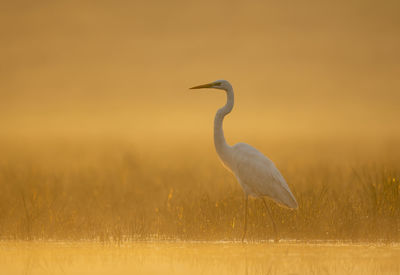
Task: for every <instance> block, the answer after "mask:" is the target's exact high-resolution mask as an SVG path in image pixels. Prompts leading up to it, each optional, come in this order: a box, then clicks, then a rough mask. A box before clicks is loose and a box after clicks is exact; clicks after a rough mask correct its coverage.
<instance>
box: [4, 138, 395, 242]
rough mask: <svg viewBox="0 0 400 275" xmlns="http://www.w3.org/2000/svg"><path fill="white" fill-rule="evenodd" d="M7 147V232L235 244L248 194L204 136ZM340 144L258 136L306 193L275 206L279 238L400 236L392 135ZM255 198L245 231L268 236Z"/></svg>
mask: <svg viewBox="0 0 400 275" xmlns="http://www.w3.org/2000/svg"><path fill="white" fill-rule="evenodd" d="M256 143H257V142H256ZM1 144H2V145H1V150H2V153H3V154H2V156H1V160H0V189H1V190H2V191H1V192H0V236H1V238H2V239H3V240H10V239H15V240H34V239H42V240H47V239H51V240H54V239H60V240H97V241H102V242H123V241H132V240H171V239H173V240H176V239H179V240H228V241H231V240H238V239H240V236H241V234H242V230H243V224H242V223H243V194H242V191H241V189H240V187H239V185H238V184H237V183H236V181H235V179H234V177H233V176H232V175H230V174H229V173H228V172H227V171H225V169H224V168H223V167H222V166H221V165H220V163H219V162H218V161H217V156H216V155H215V153H214V152H213V149H212V148H211V147H207V146H206V145H204V144H197V145H196V146H186V145H181V146H178V145H176V146H175V147H172V148H164V149H163V150H161V149H153V150H151V149H147V148H150V146H149V145H148V144H147V145H145V144H143V147H140V146H141V144H132V143H128V142H117V141H112V142H111V141H108V142H86V143H85V142H80V143H78V142H72V141H63V142H61V141H59V142H32V143H29V142H25V143H21V142H17V141H15V142H10V141H7V142H6V141H4V142H2V143H1ZM334 144H335V142H329V143H326V144H322V143H321V144H319V145H316V144H315V143H312V142H311V143H306V142H303V143H290V142H286V143H282V142H281V143H273V142H268V143H258V145H259V146H258V147H261V148H260V149H261V150H262V151H264V152H270V153H269V154H268V155H269V156H270V157H271V158H272V159H273V160H274V162H275V163H276V164H277V166H278V167H279V169H280V170H281V171H282V173H283V175H284V177H285V178H286V179H287V181H288V183H289V185H290V187H291V188H292V190H293V192H294V194H295V196H296V198H297V199H298V202H299V210H298V211H289V210H286V209H282V208H280V207H278V206H276V205H275V204H273V203H271V208H272V214H273V217H274V219H275V221H276V223H277V227H278V230H279V237H280V239H283V240H285V239H286V240H346V241H385V242H397V241H399V240H400V229H399V228H400V225H399V223H400V197H399V186H400V167H399V162H398V159H399V156H400V154H399V153H398V152H399V151H398V148H397V147H396V146H395V143H393V144H390V143H387V144H385V145H379V146H378V145H376V144H375V145H374V146H375V147H371V146H366V145H359V144H358V147H357V143H354V144H350V145H346V146H345V145H344V143H336V145H334ZM360 146H361V147H360ZM176 148H180V149H179V151H176V150H177V149H176ZM357 148H361V149H362V150H358V149H357ZM365 148H375V149H374V150H370V151H366V150H364V149H365ZM385 148H386V149H385ZM360 152H362V153H360ZM249 207H250V210H249V227H248V235H247V236H248V240H249V241H250V242H251V241H260V240H266V239H272V238H273V230H272V226H271V222H270V220H269V217H268V215H267V214H266V212H265V210H264V208H263V205H262V203H261V201H260V200H251V201H250V203H249Z"/></svg>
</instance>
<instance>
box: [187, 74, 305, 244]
mask: <svg viewBox="0 0 400 275" xmlns="http://www.w3.org/2000/svg"><path fill="white" fill-rule="evenodd" d="M203 88H214V89H219V90H224V91H225V92H226V95H227V102H226V104H225V106H223V107H222V108H220V109H219V110H218V111H217V113H216V115H215V120H214V144H215V149H216V151H217V153H218V156H219V157H220V159H221V161H222V162H223V164H224V166H225V167H226V168H227V169H228V170H230V171H231V172H232V173H233V174H234V175H235V176H236V179H237V180H238V182H239V184H240V185H241V186H242V188H243V191H244V193H245V199H246V201H245V202H246V205H245V225H244V228H245V229H244V233H243V238H242V240H243V239H244V236H245V234H246V227H247V199H248V196H249V195H251V196H254V197H261V198H263V197H264V196H266V197H269V198H271V199H272V200H274V201H275V202H277V203H278V204H280V205H282V206H285V207H288V208H293V209H296V208H297V207H298V206H297V201H296V199H295V197H294V196H293V194H292V192H291V191H290V189H289V186H288V185H287V183H286V181H285V179H284V178H283V176H282V175H281V173H280V172H279V170H278V169H277V168H276V166H275V165H274V163H273V162H272V161H271V160H270V159H268V158H267V157H266V156H264V155H263V154H262V153H261V152H260V151H258V150H257V149H255V148H254V147H252V146H250V145H248V144H246V143H238V144H236V145H234V146H229V145H228V144H227V143H226V141H225V137H224V132H223V128H222V124H223V120H224V117H225V116H226V115H227V114H229V113H230V112H231V111H232V108H233V104H234V94H233V89H232V86H231V84H230V83H229V82H228V81H226V80H217V81H214V82H211V83H208V84H204V85H200V86H195V87H192V88H191V89H203ZM264 204H265V206H266V207H267V204H266V203H265V201H264ZM267 210H268V212H269V209H268V207H267ZM271 218H272V217H271ZM274 229H275V223H274Z"/></svg>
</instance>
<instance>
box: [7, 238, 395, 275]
mask: <svg viewBox="0 0 400 275" xmlns="http://www.w3.org/2000/svg"><path fill="white" fill-rule="evenodd" d="M399 273H400V246H399V245H394V244H391V245H383V244H356V245H355V244H337V243H336V244H329V243H288V242H286V243H285V242H281V243H278V244H274V243H245V244H242V243H203V242H198V243H195V242H139V243H124V244H122V245H115V244H112V245H111V244H100V243H93V242H72V243H62V242H1V243H0V274H10V275H12V274H190V275H194V274H399Z"/></svg>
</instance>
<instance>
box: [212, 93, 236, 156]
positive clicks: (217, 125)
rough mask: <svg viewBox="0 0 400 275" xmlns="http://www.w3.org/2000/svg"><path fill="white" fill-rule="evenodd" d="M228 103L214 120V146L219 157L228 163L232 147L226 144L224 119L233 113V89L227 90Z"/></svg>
mask: <svg viewBox="0 0 400 275" xmlns="http://www.w3.org/2000/svg"><path fill="white" fill-rule="evenodd" d="M226 97H227V101H226V104H225V106H224V107H222V108H221V109H219V110H218V111H217V113H216V114H215V119H214V144H215V149H216V150H217V153H218V155H219V156H220V158H221V160H222V161H223V162H224V163H226V162H227V161H228V159H227V158H228V154H229V149H230V146H229V145H228V144H227V143H226V140H225V137H224V130H223V128H222V124H223V120H224V117H225V116H226V115H227V114H229V113H230V112H231V111H232V108H233V103H234V96H233V89H232V88H229V89H227V90H226Z"/></svg>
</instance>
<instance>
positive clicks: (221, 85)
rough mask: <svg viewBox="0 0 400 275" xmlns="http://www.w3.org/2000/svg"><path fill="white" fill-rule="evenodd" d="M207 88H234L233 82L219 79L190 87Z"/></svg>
mask: <svg viewBox="0 0 400 275" xmlns="http://www.w3.org/2000/svg"><path fill="white" fill-rule="evenodd" d="M205 88H209V89H220V90H225V91H227V90H229V89H232V86H231V84H230V83H229V82H228V81H226V80H217V81H214V82H211V83H208V84H203V85H199V86H194V87H192V88H190V89H205Z"/></svg>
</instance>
